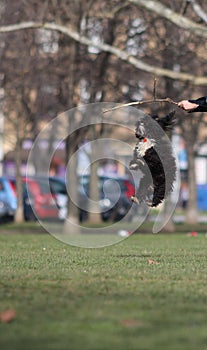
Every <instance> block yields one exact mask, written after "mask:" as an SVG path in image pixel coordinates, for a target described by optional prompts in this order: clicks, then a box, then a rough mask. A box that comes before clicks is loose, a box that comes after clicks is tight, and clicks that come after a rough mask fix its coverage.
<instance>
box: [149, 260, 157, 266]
mask: <svg viewBox="0 0 207 350" xmlns="http://www.w3.org/2000/svg"><path fill="white" fill-rule="evenodd" d="M148 264H149V265H158V264H159V263H158V262H157V261H154V260H151V259H149V260H148Z"/></svg>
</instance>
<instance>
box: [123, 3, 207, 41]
mask: <svg viewBox="0 0 207 350" xmlns="http://www.w3.org/2000/svg"><path fill="white" fill-rule="evenodd" d="M128 1H129V3H131V4H134V5H136V6H138V7H142V8H145V9H147V10H149V11H152V12H154V13H156V14H158V15H159V16H161V17H164V18H166V19H168V20H169V21H170V22H172V23H174V24H176V25H177V26H178V27H180V28H183V29H186V30H188V31H189V32H191V33H193V34H195V35H197V36H201V37H203V38H207V28H206V27H205V26H203V25H200V24H198V23H196V22H194V21H191V20H190V19H188V18H186V17H184V16H182V15H180V14H178V13H176V12H175V11H173V10H171V9H169V8H168V7H167V6H165V5H163V4H162V3H161V2H159V1H156V0H147V1H146V0H128ZM194 10H195V9H194ZM197 11H198V8H197Z"/></svg>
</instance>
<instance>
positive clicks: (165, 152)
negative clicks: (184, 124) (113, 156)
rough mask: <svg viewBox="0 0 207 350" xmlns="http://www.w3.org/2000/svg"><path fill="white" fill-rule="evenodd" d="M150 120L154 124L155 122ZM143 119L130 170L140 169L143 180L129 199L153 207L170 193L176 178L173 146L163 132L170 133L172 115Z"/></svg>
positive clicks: (173, 115) (137, 132)
mask: <svg viewBox="0 0 207 350" xmlns="http://www.w3.org/2000/svg"><path fill="white" fill-rule="evenodd" d="M151 118H152V119H153V120H154V121H156V122H157V123H154V122H153V121H152V120H151ZM151 118H149V117H146V118H144V119H142V120H140V121H138V123H137V125H136V130H135V136H136V137H137V139H138V142H137V144H136V146H135V149H134V154H133V159H132V161H131V162H130V166H129V167H130V169H131V170H138V169H140V170H141V172H142V173H143V177H142V178H141V180H140V183H139V187H138V189H137V190H136V194H135V196H134V197H132V200H133V201H134V202H137V203H141V202H146V203H147V204H148V205H149V206H150V207H156V206H157V205H159V204H160V203H162V201H163V200H164V199H165V198H166V196H168V195H169V193H170V192H171V191H172V190H173V182H174V181H175V177H176V162H175V158H174V156H173V152H172V147H171V144H170V142H169V139H168V138H167V136H166V135H165V134H164V133H163V130H164V131H168V130H171V129H172V127H173V125H174V124H175V112H174V111H173V112H171V113H169V114H168V115H167V116H165V117H163V118H159V117H158V116H152V117H151Z"/></svg>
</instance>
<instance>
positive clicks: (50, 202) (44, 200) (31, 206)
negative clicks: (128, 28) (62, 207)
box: [10, 176, 59, 220]
mask: <svg viewBox="0 0 207 350" xmlns="http://www.w3.org/2000/svg"><path fill="white" fill-rule="evenodd" d="M10 181H11V180H10ZM22 182H23V202H24V217H25V220H35V219H56V218H58V211H59V210H58V207H57V204H56V199H55V195H54V194H53V193H51V190H50V186H49V182H48V179H47V178H43V177H36V176H34V177H23V178H22ZM12 183H13V186H15V180H12Z"/></svg>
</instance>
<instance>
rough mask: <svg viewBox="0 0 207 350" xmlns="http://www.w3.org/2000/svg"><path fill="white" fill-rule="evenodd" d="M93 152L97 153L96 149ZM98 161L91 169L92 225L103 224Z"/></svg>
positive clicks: (90, 212)
mask: <svg viewBox="0 0 207 350" xmlns="http://www.w3.org/2000/svg"><path fill="white" fill-rule="evenodd" d="M92 152H95V150H94V147H92ZM97 172H98V161H96V162H93V163H92V164H91V167H90V184H89V186H90V188H89V193H90V206H89V216H88V222H89V223H90V224H97V223H101V215H100V212H99V210H100V206H99V200H100V189H99V184H98V181H99V180H98V175H97Z"/></svg>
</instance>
